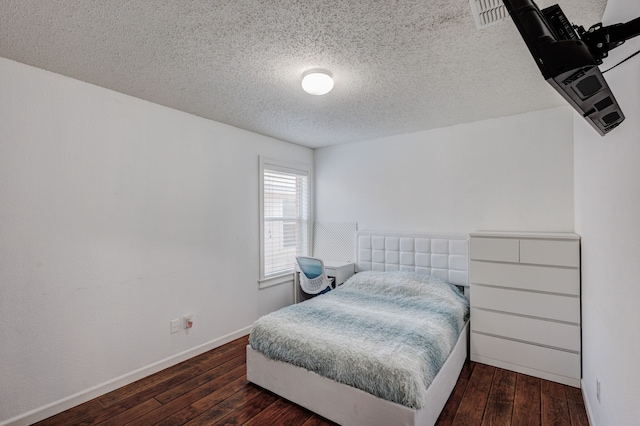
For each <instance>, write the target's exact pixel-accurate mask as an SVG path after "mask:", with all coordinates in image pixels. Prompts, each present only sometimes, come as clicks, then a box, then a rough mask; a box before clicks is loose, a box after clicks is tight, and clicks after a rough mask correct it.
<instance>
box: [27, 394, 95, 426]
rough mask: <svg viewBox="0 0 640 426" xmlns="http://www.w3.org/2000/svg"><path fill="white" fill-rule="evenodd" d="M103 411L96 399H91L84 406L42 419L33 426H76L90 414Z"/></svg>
mask: <svg viewBox="0 0 640 426" xmlns="http://www.w3.org/2000/svg"><path fill="white" fill-rule="evenodd" d="M102 409H104V406H103V405H102V404H101V403H100V401H98V400H97V399H92V400H91V401H87V402H85V403H84V404H80V405H78V406H75V407H73V408H70V409H68V410H66V411H63V412H62V413H60V414H57V415H55V416H52V417H49V418H47V419H44V420H42V421H40V422H38V423H35V424H34V425H33V426H57V425H76V424H78V423H80V422H81V421H82V420H83V419H85V418H87V417H88V416H90V415H91V414H92V413H95V412H97V411H100V410H102Z"/></svg>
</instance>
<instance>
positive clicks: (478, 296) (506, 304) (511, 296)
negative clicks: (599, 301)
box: [471, 285, 580, 324]
mask: <svg viewBox="0 0 640 426" xmlns="http://www.w3.org/2000/svg"><path fill="white" fill-rule="evenodd" d="M471 305H472V306H474V307H478V308H484V309H491V310H494V311H502V312H509V313H514V314H521V315H528V316H532V317H537V318H548V319H553V320H556V321H566V322H571V323H574V324H579V323H580V298H579V297H574V296H558V295H553V294H544V293H533V292H528V291H521V290H508V289H502V288H495V287H486V286H483V285H473V286H472V287H471Z"/></svg>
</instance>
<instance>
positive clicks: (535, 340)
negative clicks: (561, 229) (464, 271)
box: [469, 232, 581, 387]
mask: <svg viewBox="0 0 640 426" xmlns="http://www.w3.org/2000/svg"><path fill="white" fill-rule="evenodd" d="M469 278H470V285H471V296H470V297H471V360H472V361H476V362H480V363H484V364H489V365H493V366H496V367H500V368H505V369H508V370H512V371H517V372H520V373H524V374H528V375H531V376H536V377H540V378H543V379H547V380H551V381H555V382H559V383H563V384H566V385H570V386H575V387H580V377H581V338H580V315H581V314H580V237H579V236H578V235H576V234H571V233H508V232H476V233H472V234H471V240H470V274H469Z"/></svg>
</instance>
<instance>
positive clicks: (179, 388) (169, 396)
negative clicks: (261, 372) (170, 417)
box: [155, 352, 247, 404]
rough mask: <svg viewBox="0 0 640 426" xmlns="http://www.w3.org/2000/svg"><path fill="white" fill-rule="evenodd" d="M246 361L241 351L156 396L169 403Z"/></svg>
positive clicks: (244, 354)
mask: <svg viewBox="0 0 640 426" xmlns="http://www.w3.org/2000/svg"><path fill="white" fill-rule="evenodd" d="M246 363H247V360H246V353H245V352H243V353H240V354H239V355H238V356H236V357H235V358H232V359H229V360H227V361H226V362H225V363H224V364H221V365H218V366H217V367H214V368H211V369H210V370H207V371H205V372H203V373H202V374H199V375H197V376H194V377H192V378H191V379H189V380H186V381H184V382H182V383H180V384H177V385H175V386H172V387H170V388H168V389H167V390H165V391H164V392H162V393H159V394H157V395H156V396H155V398H156V399H157V400H158V402H160V403H161V404H167V403H169V402H170V401H173V400H174V399H176V398H179V397H180V396H182V395H184V394H185V393H188V392H189V391H190V390H192V389H194V388H197V387H198V386H200V385H203V384H205V383H207V382H209V381H211V380H214V379H215V378H216V377H219V376H221V375H223V374H225V373H226V372H228V371H229V370H233V369H234V368H236V367H239V366H243V365H246Z"/></svg>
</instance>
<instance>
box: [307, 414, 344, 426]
mask: <svg viewBox="0 0 640 426" xmlns="http://www.w3.org/2000/svg"><path fill="white" fill-rule="evenodd" d="M336 425H338V424H337V423H334V422H332V421H331V420H328V419H325V418H324V417H322V416H319V415H317V414H314V415H313V416H311V417H310V418H309V420H307V421H306V422H304V423H303V424H302V426H336Z"/></svg>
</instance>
